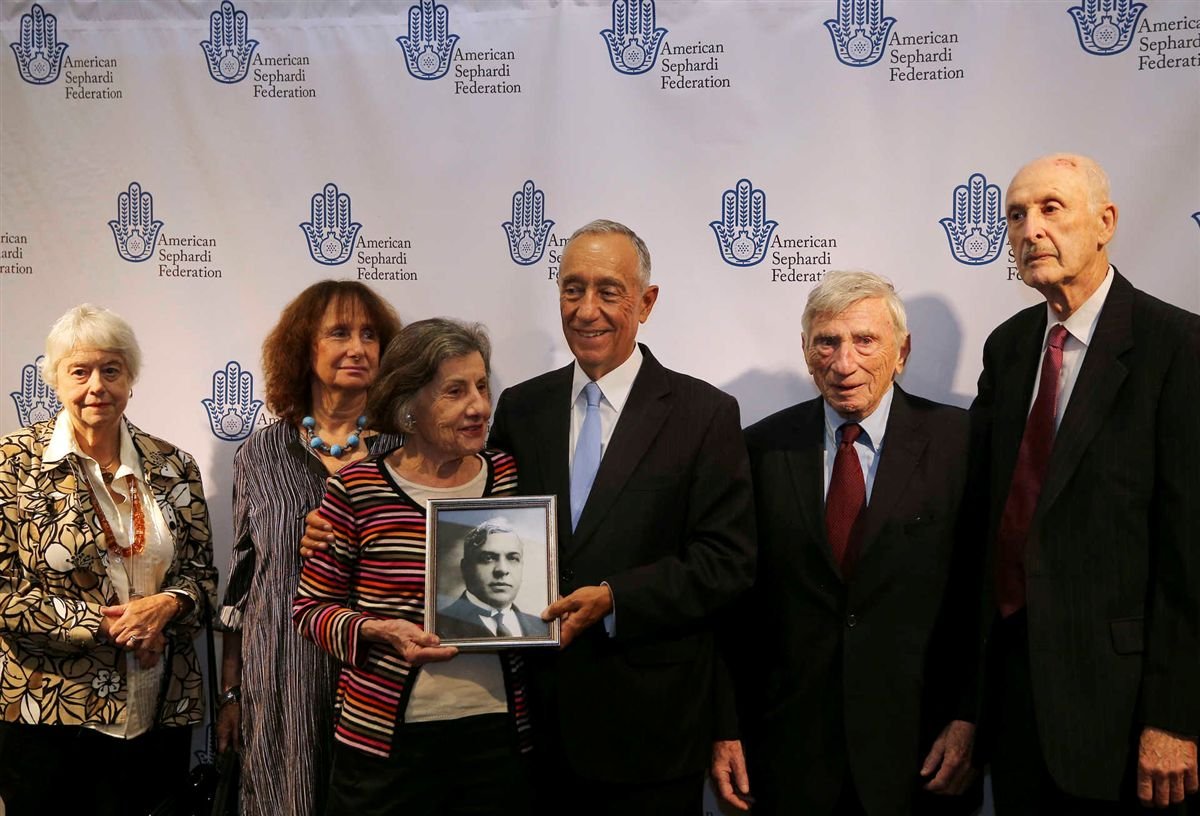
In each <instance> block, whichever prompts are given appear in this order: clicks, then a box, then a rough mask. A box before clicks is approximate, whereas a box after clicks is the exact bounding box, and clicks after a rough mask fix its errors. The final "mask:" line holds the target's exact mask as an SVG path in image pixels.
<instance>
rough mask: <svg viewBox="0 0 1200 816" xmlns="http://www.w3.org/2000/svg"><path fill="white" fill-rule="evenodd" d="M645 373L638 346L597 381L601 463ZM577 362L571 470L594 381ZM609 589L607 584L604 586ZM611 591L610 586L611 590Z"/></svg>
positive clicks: (609, 619) (609, 623)
mask: <svg viewBox="0 0 1200 816" xmlns="http://www.w3.org/2000/svg"><path fill="white" fill-rule="evenodd" d="M641 370H642V350H641V348H639V347H638V346H637V345H636V344H635V345H634V347H633V354H630V355H629V359H627V360H626V361H625V362H623V363H621V364H620V365H619V366H617V367H616V368H614V369H613V370H612V371H610V372H608V373H607V374H605V375H604V376H603V377H601V378H600V379H598V380H596V385H598V386H600V394H601V396H600V461H601V462H603V461H604V454H605V453H607V452H608V441H609V440H610V439H612V435H613V429H614V428H616V427H617V420H619V419H620V418H621V411H622V410H623V409H624V408H625V403H626V402H627V401H628V400H629V392H630V391H632V390H633V381H634V380H635V379H637V375H638V372H639V371H641ZM591 381H592V380H591V378H590V377H588V375H587V374H585V373H584V371H583V369H582V368H580V366H579V361H578V360H576V361H575V373H574V375H573V376H572V377H571V439H570V443H569V445H568V446H567V457H568V459H567V464H568V467H574V466H575V446H576V445H577V444H579V432H580V430H581V429H582V428H583V420H584V418H585V417H586V416H587V398H586V397H584V396H583V389H584V387H585V386H586V385H587V384H588V383H589V382H591ZM602 585H603V586H608V584H607V583H602ZM609 589H610V591H611V587H610V588H609ZM616 604H617V599H616V598H615V597H614V598H613V611H612V612H609V613H608V614H607V615H605V616H604V630H605V631H606V632H608V634H609V636H610V637H611V636H612V635H613V634H614V633H615V632H616V627H617V609H616Z"/></svg>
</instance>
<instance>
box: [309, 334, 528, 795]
mask: <svg viewBox="0 0 1200 816" xmlns="http://www.w3.org/2000/svg"><path fill="white" fill-rule="evenodd" d="M490 353H491V348H490V344H489V341H488V339H487V335H486V334H485V333H484V330H483V328H482V327H480V326H478V325H475V326H469V325H463V324H460V323H457V322H455V321H451V320H445V319H440V318H439V319H433V320H423V321H420V322H417V323H413V324H410V325H409V326H407V327H406V328H404V329H403V330H401V332H400V333H399V334H398V335H397V336H396V339H395V340H394V341H393V342H392V344H391V345H390V346H389V347H388V349H387V351H386V352H385V353H384V356H383V360H382V362H381V366H380V377H379V380H378V382H377V384H376V386H375V388H374V389H373V390H372V392H371V396H370V399H369V401H368V406H367V413H368V416H369V417H370V418H371V422H372V424H373V426H374V427H377V428H380V429H383V430H390V431H398V432H402V433H403V434H404V443H403V444H402V445H401V446H400V447H398V448H396V449H395V450H393V451H391V452H389V453H386V454H384V455H380V456H372V457H369V458H367V459H365V460H363V461H361V462H356V463H354V464H353V465H350V466H349V467H347V468H345V469H344V470H342V471H340V472H339V473H338V474H337V476H335V477H333V478H332V479H330V480H329V482H328V485H327V489H326V493H325V498H324V500H323V502H322V504H321V509H320V515H321V516H322V517H323V518H324V519H325V521H327V522H328V523H329V524H330V525H332V527H333V531H334V540H333V542H332V544H331V545H330V546H329V548H328V549H326V550H323V551H321V552H318V553H317V554H316V555H314V556H313V557H312V558H310V559H309V560H308V561H306V562H305V565H304V570H303V573H302V575H301V580H300V589H299V591H298V593H297V595H296V601H295V604H294V607H293V619H294V620H295V623H296V626H297V628H298V629H299V631H300V632H301V634H303V635H304V636H305V637H308V638H311V639H312V640H313V641H314V642H316V643H317V644H318V645H319V646H320V647H321V648H323V649H325V650H326V651H328V652H329V653H330V654H332V655H333V656H334V657H336V658H337V659H338V660H339V661H341V663H342V665H343V668H342V672H341V677H340V679H339V682H338V710H337V723H336V730H335V740H336V744H335V747H334V766H333V774H332V777H331V786H330V795H329V805H328V809H327V813H330V814H342V813H354V814H363V816H371V814H385V813H388V814H391V813H403V814H410V813H421V814H436V815H437V816H441V815H442V814H450V813H455V814H480V815H481V816H482V815H483V814H487V816H499V815H501V814H512V816H519V815H520V814H524V813H527V812H528V807H529V804H528V802H529V793H528V773H527V769H526V767H525V761H524V759H523V756H522V754H523V752H524V751H525V750H527V748H528V744H527V743H528V730H529V729H528V707H527V702H526V696H525V688H524V683H523V680H522V676H521V675H522V666H521V658H520V657H519V656H518V655H516V654H514V653H511V652H507V653H500V654H462V655H459V654H458V651H457V649H454V648H453V647H444V646H440V645H439V642H438V639H437V637H436V636H435V635H433V634H432V633H426V632H425V631H424V630H423V629H422V628H421V626H420V623H421V621H422V620H423V619H424V614H425V602H426V599H425V547H426V541H425V502H426V500H427V499H430V498H478V497H481V496H495V495H504V494H508V493H512V492H514V491H515V490H516V486H517V473H516V466H515V464H514V462H513V459H512V457H511V456H509V455H508V454H506V453H502V452H500V451H493V450H485V449H484V443H485V442H486V439H487V428H488V420H489V418H490V417H491V396H490V392H489V389H488V375H489V360H490Z"/></svg>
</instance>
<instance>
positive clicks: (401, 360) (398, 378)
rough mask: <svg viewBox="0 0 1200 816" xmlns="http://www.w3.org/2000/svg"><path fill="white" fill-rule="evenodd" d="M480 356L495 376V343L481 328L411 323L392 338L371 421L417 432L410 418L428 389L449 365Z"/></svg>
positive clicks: (436, 321) (440, 321) (436, 320)
mask: <svg viewBox="0 0 1200 816" xmlns="http://www.w3.org/2000/svg"><path fill="white" fill-rule="evenodd" d="M474 352H479V355H480V356H481V357H483V367H484V370H485V371H486V372H487V373H488V374H489V376H490V374H491V371H492V344H491V341H490V340H488V336H487V329H485V328H484V327H483V325H482V324H481V323H460V322H459V321H457V320H451V319H449V318H445V317H433V318H430V319H428V320H418V321H417V322H416V323H409V324H408V325H407V326H405V327H404V328H403V329H401V330H400V331H399V332H397V334H396V336H395V337H394V338H393V339H392V342H391V343H389V344H388V347H387V349H386V350H385V351H384V352H383V359H381V360H380V361H379V378H378V379H377V380H376V381H375V385H374V386H373V387H372V388H371V391H370V394H369V396H368V397H367V417H368V418H369V419H370V421H371V425H372V427H374V428H377V429H378V430H381V431H388V432H391V433H400V432H403V431H411V430H412V428H411V427H407V425H408V423H407V422H406V421H405V418H406V417H407V416H408V415H409V414H411V413H412V407H413V402H414V401H415V400H416V398H417V394H418V393H419V392H420V390H421V389H422V388H424V387H425V386H426V385H428V384H429V383H431V382H433V378H434V377H436V376H437V371H438V368H439V367H440V366H441V364H442V363H443V362H445V361H446V360H449V359H452V358H454V357H466V356H467V355H468V354H472V353H474Z"/></svg>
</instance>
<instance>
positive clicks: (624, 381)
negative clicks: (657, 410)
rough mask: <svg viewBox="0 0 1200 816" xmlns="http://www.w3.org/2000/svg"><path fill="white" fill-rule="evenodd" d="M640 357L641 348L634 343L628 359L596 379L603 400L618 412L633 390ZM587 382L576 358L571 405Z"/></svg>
mask: <svg viewBox="0 0 1200 816" xmlns="http://www.w3.org/2000/svg"><path fill="white" fill-rule="evenodd" d="M642 359H643V358H642V350H641V348H640V347H638V345H637V344H634V346H633V354H630V355H629V359H627V360H626V361H625V362H623V363H621V364H620V365H619V366H617V367H616V368H614V369H613V370H612V371H610V372H608V373H607V374H605V375H604V376H603V377H601V378H600V379H598V380H596V385H598V386H600V391H601V393H603V394H604V400H605V401H606V402H608V404H609V405H611V406H612V407H613V410H614V411H616V412H617V413H618V414H619V413H621V409H622V408H624V407H625V400H627V399H629V392H630V391H632V390H633V381H634V380H635V379H637V374H638V371H640V370H641V368H642ZM589 382H591V379H590V378H589V377H588V375H587V374H585V373H583V369H582V368H580V366H579V361H578V360H576V361H575V373H574V375H573V376H572V378H571V404H572V405H574V404H575V401H576V400H578V399H579V395H580V394H582V393H583V387H584V386H585V385H587V384H588V383H589Z"/></svg>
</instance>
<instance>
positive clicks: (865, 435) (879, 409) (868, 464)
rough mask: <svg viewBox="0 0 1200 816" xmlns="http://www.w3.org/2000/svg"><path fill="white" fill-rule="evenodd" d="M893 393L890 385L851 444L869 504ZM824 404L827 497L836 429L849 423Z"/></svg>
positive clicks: (890, 410) (834, 452) (831, 474)
mask: <svg viewBox="0 0 1200 816" xmlns="http://www.w3.org/2000/svg"><path fill="white" fill-rule="evenodd" d="M895 393H896V392H895V388H894V387H893V386H891V385H889V386H888V390H887V391H886V392H885V393H884V395H883V397H882V399H880V400H879V404H878V405H876V406H875V410H874V411H872V412H871V414H870V416H868V417H866V418H865V419H863V420H862V421H860V422H859V423H858V424H859V425H860V426H862V433H861V434H860V435H859V437H858V439H856V440H855V441H854V452H855V453H857V454H858V463H859V465H861V466H862V472H863V478H864V479H866V482H867V503H868V504H870V503H871V490H872V488H874V487H875V474H876V473H878V472H879V459H880V454H881V453H882V452H883V434H884V432H885V431H886V430H887V423H888V417H889V416H891V413H892V397H893V396H895ZM823 405H824V406H825V466H824V472H825V495H826V496H827V495H829V480H830V478H831V477H832V476H833V460H834V458H835V457H836V456H837V449H838V438H837V430H838V428H840V427H842V425H844V424H845V423H847V422H850V421H851V420H847V419H842V417H841V415H840V414H838V412H837V411H835V410H833V408H831V407H830V406H829V403H828V402H825V403H823Z"/></svg>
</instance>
